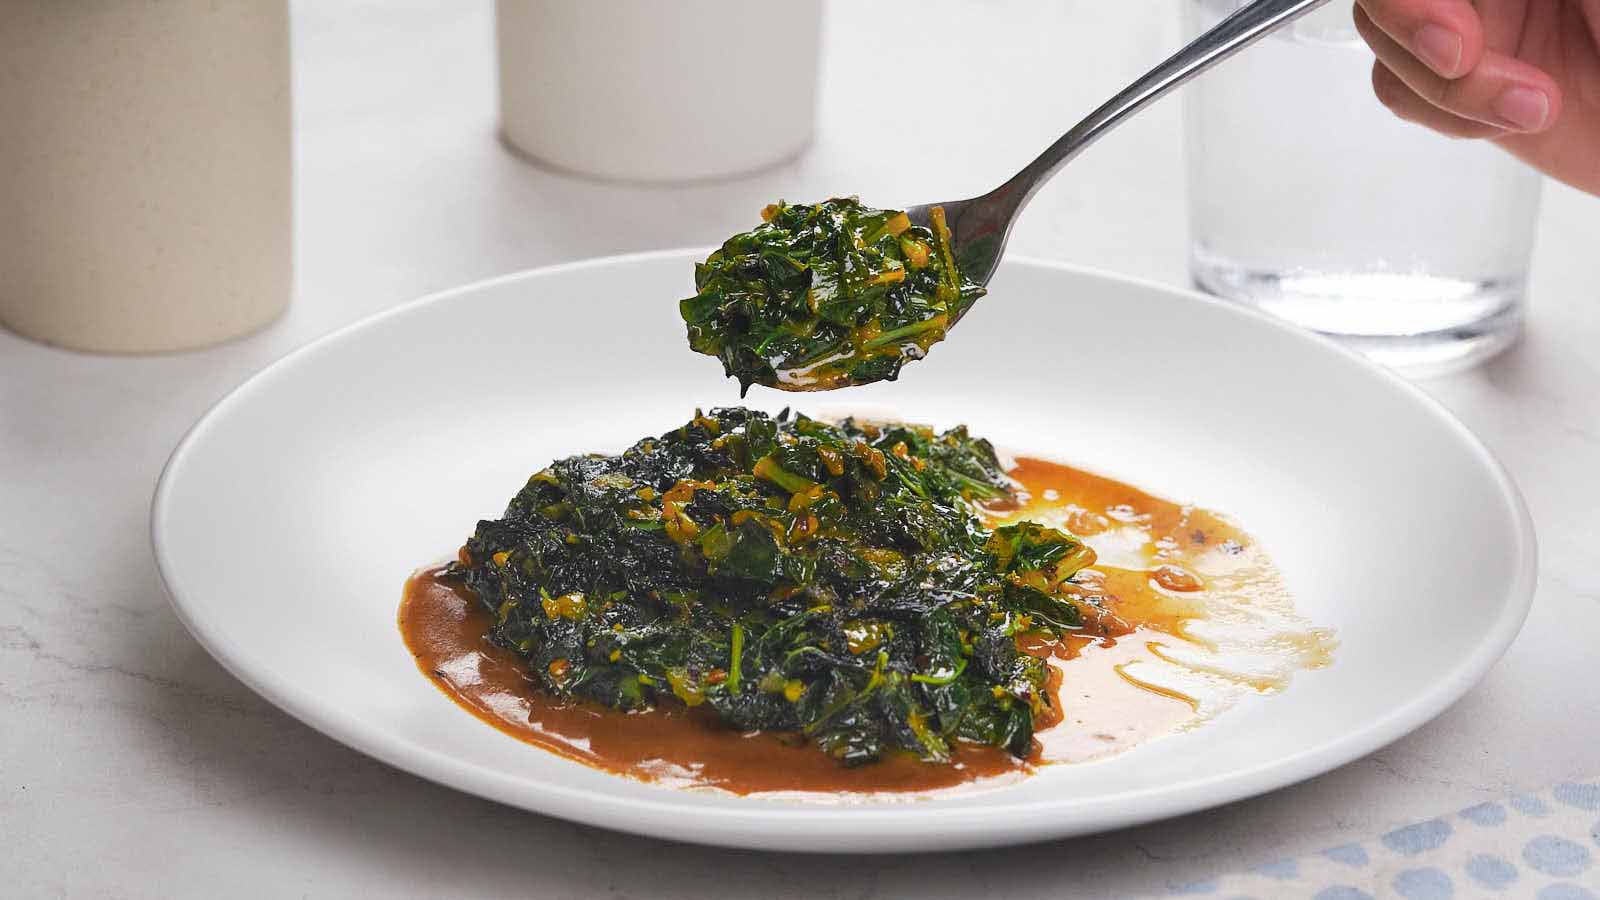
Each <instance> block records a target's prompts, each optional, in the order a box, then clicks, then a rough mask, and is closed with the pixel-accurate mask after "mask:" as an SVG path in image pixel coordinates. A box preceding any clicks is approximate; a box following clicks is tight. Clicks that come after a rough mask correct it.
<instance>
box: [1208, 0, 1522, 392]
mask: <svg viewBox="0 0 1600 900" xmlns="http://www.w3.org/2000/svg"><path fill="white" fill-rule="evenodd" d="M1242 5H1243V3H1242V0H1186V3H1185V6H1186V14H1187V16H1188V19H1189V21H1188V26H1189V29H1190V34H1191V36H1192V35H1197V34H1199V33H1200V31H1201V30H1202V29H1205V28H1209V27H1211V26H1212V25H1215V24H1216V23H1217V22H1218V21H1219V20H1221V18H1222V17H1223V16H1225V15H1227V14H1228V13H1230V12H1232V11H1233V10H1235V9H1237V8H1239V7H1240V6H1242ZM1351 7H1352V3H1351V2H1350V0H1336V2H1334V3H1331V4H1329V5H1328V6H1325V7H1322V8H1321V9H1319V10H1317V11H1316V12H1313V13H1311V14H1310V15H1307V16H1305V17H1304V18H1302V19H1300V20H1299V21H1298V22H1295V23H1294V24H1292V25H1290V26H1288V27H1287V28H1285V29H1284V30H1282V31H1280V32H1278V33H1277V34H1274V35H1271V36H1269V37H1268V38H1266V39H1265V40H1263V41H1261V42H1260V43H1258V44H1257V45H1255V46H1254V47H1251V48H1249V49H1248V50H1245V51H1244V52H1243V53H1241V54H1239V55H1238V56H1237V57H1235V58H1233V59H1231V60H1229V61H1228V62H1226V63H1224V64H1223V65H1221V66H1218V67H1217V68H1216V69H1215V70H1213V71H1212V72H1210V73H1209V74H1207V75H1206V76H1205V77H1204V78H1201V79H1198V80H1197V81H1196V82H1195V83H1193V84H1192V85H1190V86H1189V87H1188V88H1187V106H1186V109H1185V118H1186V125H1187V132H1188V161H1189V192H1190V193H1189V214H1190V226H1191V232H1190V271H1191V272H1192V274H1193V277H1194V280H1195V283H1196V284H1197V285H1198V286H1199V287H1200V288H1201V289H1203V290H1206V291H1208V292H1210V293H1213V294H1216V295H1218V296H1221V297H1226V298H1228V299H1232V300H1237V301H1240V302H1244V303H1248V304H1252V305H1254V306H1258V307H1260V308H1261V309H1264V310H1267V311H1269V312H1271V313H1273V314H1275V315H1278V316H1281V317H1283V318H1285V319H1289V320H1290V321H1293V322H1296V323H1298V324H1300V325H1303V326H1305V327H1307V328H1310V329H1312V330H1314V331H1319V332H1322V333H1324V334H1328V335H1332V336H1335V337H1338V338H1340V339H1341V340H1342V341H1344V342H1345V343H1346V344H1347V345H1349V346H1352V347H1354V348H1356V349H1358V350H1361V351H1362V352H1364V353H1366V354H1367V355H1368V356H1370V357H1372V358H1373V359H1376V360H1378V361H1379V362H1382V363H1385V364H1387V365H1390V366H1393V367H1395V368H1397V369H1400V370H1401V371H1404V372H1406V373H1408V374H1416V375H1430V374H1441V373H1444V372H1448V371H1452V370H1456V369H1460V368H1464V367H1466V366H1469V365H1472V364H1474V363H1477V362H1480V361H1482V360H1484V359H1487V358H1488V357H1490V356H1492V355H1494V354H1495V353H1497V352H1499V351H1500V350H1502V349H1504V348H1505V347H1507V346H1508V345H1510V344H1511V342H1512V341H1514V340H1515V339H1516V337H1517V334H1518V333H1519V331H1520V329H1521V322H1522V307H1523V301H1524V291H1525V288H1526V284H1527V273H1528V262H1529V257H1530V256H1531V252H1532V249H1533V233H1534V218H1535V215H1536V214H1537V212H1538V207H1539V192H1540V185H1541V179H1540V176H1539V175H1538V173H1536V172H1534V171H1533V170H1532V169H1530V168H1528V167H1527V166H1524V165H1523V164H1522V163H1520V162H1518V161H1517V160H1515V159H1513V158H1512V157H1511V156H1510V155H1509V154H1506V153H1504V152H1503V151H1501V150H1500V149H1498V148H1496V147H1494V146H1492V145H1490V144H1487V143H1484V142H1474V141H1456V140H1451V139H1449V138H1445V137H1442V136H1440V135H1437V134H1434V133H1433V132H1430V131H1427V130H1425V129H1423V128H1421V127H1418V126H1415V125H1411V124H1408V123H1405V122H1401V121H1400V120H1398V119H1396V118H1395V117H1394V116H1393V115H1392V114H1390V113H1389V112H1388V110H1386V109H1384V108H1383V105H1382V104H1380V103H1379V102H1378V100H1377V99H1376V98H1375V97H1374V96H1373V94H1372V86H1371V67H1372V61H1373V56H1372V53H1371V51H1369V50H1368V49H1367V47H1366V45H1365V44H1364V43H1362V41H1361V39H1360V37H1359V36H1358V35H1357V34H1356V30H1355V26H1354V24H1353V20H1352V18H1351Z"/></svg>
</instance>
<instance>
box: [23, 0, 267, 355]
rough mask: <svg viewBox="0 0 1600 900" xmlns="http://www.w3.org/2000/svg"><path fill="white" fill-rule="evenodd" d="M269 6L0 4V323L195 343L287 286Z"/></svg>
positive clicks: (158, 1) (259, 321) (112, 343)
mask: <svg viewBox="0 0 1600 900" xmlns="http://www.w3.org/2000/svg"><path fill="white" fill-rule="evenodd" d="M292 165H293V163H292V146H291V138H290V89H289V19H288V2H287V0H249V2H222V3H218V2H212V0H141V2H137V3H134V2H126V0H72V2H60V0H0V322H3V323H4V324H5V325H7V326H9V327H10V328H11V329H13V330H14V331H16V332H18V333H19V334H22V335H25V336H27V337H31V338H34V339H36V340H40V341H46V342H48V343H52V344H58V345H60V346H64V347H71V348H74V349H79V350H94V351H109V352H123V353H141V352H156V351H165V350H179V349H185V348H191V347H199V346H203V345H206V344H211V343H215V342H217V341H221V340H225V339H227V338H230V337H235V336H237V335H240V334H244V333H246V332H249V331H252V330H254V329H256V328H259V327H260V326H262V325H264V324H265V323H267V322H270V321H271V320H272V319H274V318H276V317H277V316H278V315H279V314H280V313H281V312H282V311H283V310H284V308H285V306H286V305H287V304H288V302H289V296H290V293H291V290H292V281H293V278H292V274H293V273H292V262H291V259H292V242H293V235H292V228H291V211H290V210H291V203H292V197H291V171H292Z"/></svg>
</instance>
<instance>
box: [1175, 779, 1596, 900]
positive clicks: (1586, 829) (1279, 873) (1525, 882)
mask: <svg viewBox="0 0 1600 900" xmlns="http://www.w3.org/2000/svg"><path fill="white" fill-rule="evenodd" d="M1169 894H1170V895H1173V896H1186V897H1194V896H1199V897H1217V898H1226V900H1269V898H1270V900H1277V898H1280V897H1281V898H1284V900H1379V898H1400V900H1469V898H1478V897H1530V898H1534V900H1600V778H1595V779H1592V780H1589V781H1575V782H1568V783H1565V784H1558V785H1556V786H1555V787H1553V788H1551V789H1549V790H1547V791H1544V792H1542V793H1539V794H1522V795H1518V796H1515V797H1509V798H1507V799H1506V800H1505V801H1504V802H1499V803H1479V804H1478V805H1476V806H1469V807H1467V808H1466V809H1463V810H1461V811H1460V812H1458V813H1456V814H1455V815H1453V816H1441V817H1440V818H1437V819H1428V820H1426V821H1423V822H1416V823H1413V824H1411V825H1407V826H1405V827H1403V828H1396V829H1395V830H1393V831H1390V832H1386V833H1384V834H1380V835H1378V836H1376V837H1374V838H1372V839H1371V840H1367V841H1362V842H1360V843H1355V844H1344V845H1341V846H1338V847H1330V848H1328V849H1327V850H1324V851H1322V852H1321V853H1314V854H1311V855H1309V856H1303V857H1300V858H1298V859H1284V860H1279V861H1277V862H1272V863H1268V864H1266V865H1264V866H1257V867H1256V868H1254V869H1251V870H1250V871H1248V872H1235V873H1232V874H1229V875H1224V876H1222V877H1220V878H1213V879H1209V880H1206V881H1195V882H1190V883H1187V884H1175V885H1172V886H1171V889H1170V891H1169Z"/></svg>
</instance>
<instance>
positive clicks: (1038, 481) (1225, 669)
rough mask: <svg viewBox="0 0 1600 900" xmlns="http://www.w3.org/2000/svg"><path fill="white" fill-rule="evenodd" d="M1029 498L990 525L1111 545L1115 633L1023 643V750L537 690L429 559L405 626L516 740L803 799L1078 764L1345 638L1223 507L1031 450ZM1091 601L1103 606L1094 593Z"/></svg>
mask: <svg viewBox="0 0 1600 900" xmlns="http://www.w3.org/2000/svg"><path fill="white" fill-rule="evenodd" d="M1010 474H1011V477H1012V478H1013V479H1015V480H1016V482H1017V484H1018V485H1019V487H1020V490H1019V491H1018V494H1017V499H1016V500H1014V501H1008V502H1005V503H1003V504H999V505H995V506H993V507H990V508H988V509H986V510H985V518H986V519H987V520H988V522H989V524H990V525H1001V524H1005V523H1007V522H1013V521H1020V520H1024V519H1031V520H1033V521H1037V522H1041V523H1043V524H1047V525H1052V526H1056V527H1060V528H1064V529H1065V530H1067V531H1070V532H1072V533H1073V534H1076V535H1078V536H1079V537H1081V538H1082V539H1083V540H1085V541H1087V542H1088V543H1089V544H1090V546H1092V547H1093V548H1094V549H1095V552H1096V553H1097V554H1099V560H1098V562H1097V563H1096V564H1095V566H1094V568H1092V569H1089V570H1085V571H1084V572H1081V573H1079V575H1078V577H1077V578H1076V579H1075V582H1076V584H1077V590H1079V591H1080V592H1081V593H1082V594H1083V595H1084V596H1085V597H1086V598H1092V599H1094V600H1095V601H1096V603H1097V604H1098V605H1099V606H1100V607H1102V608H1103V609H1104V610H1105V611H1106V613H1105V620H1104V621H1102V622H1101V623H1100V624H1101V625H1102V626H1103V627H1102V628H1101V629H1099V630H1100V631H1103V632H1105V633H1110V634H1115V635H1118V636H1117V637H1108V638H1088V637H1076V636H1074V637H1068V638H1066V639H1064V640H1062V641H1039V642H1035V643H1032V644H1029V645H1027V646H1025V647H1024V648H1023V649H1024V650H1026V651H1027V652H1030V653H1033V654H1035V655H1039V656H1047V657H1049V658H1050V660H1051V663H1052V665H1053V666H1054V667H1055V670H1056V675H1057V677H1056V678H1054V679H1053V685H1052V686H1057V685H1058V691H1059V693H1058V694H1057V699H1058V704H1057V709H1059V710H1060V711H1061V715H1060V718H1059V720H1058V721H1057V722H1055V723H1054V724H1051V725H1048V726H1047V727H1046V726H1045V724H1044V723H1040V724H1041V727H1040V729H1039V730H1038V731H1036V732H1035V747H1034V752H1033V753H1032V754H1031V755H1030V757H1029V758H1028V759H1026V760H1019V759H1017V758H1015V757H1013V756H1012V755H1011V754H1009V753H1007V752H1005V751H1004V750H1000V749H997V748H992V747H981V746H975V745H971V744H960V745H958V746H957V747H956V748H955V756H954V761H953V762H952V764H950V765H929V764H926V763H923V762H921V761H920V760H917V759H915V758H914V757H911V756H909V755H892V756H890V757H888V758H885V759H884V760H883V761H881V762H879V763H876V764H872V765H866V766H860V767H856V768H845V767H843V766H840V765H839V764H838V763H837V762H835V761H834V760H833V759H831V758H830V757H828V756H826V755H825V754H822V753H819V752H817V751H816V750H815V749H813V748H812V747H810V746H809V745H807V743H806V742H805V741H803V740H801V739H798V738H796V737H794V736H792V735H785V734H772V733H762V732H753V733H740V732H737V731H733V730H730V729H728V728H726V727H725V726H723V725H721V724H720V723H719V722H718V721H717V720H716V719H715V717H714V715H712V714H709V713H704V712H703V711H690V710H688V709H686V708H683V707H679V706H676V705H663V706H661V707H659V708H657V709H653V710H650V711H647V712H636V713H624V712H618V711H615V710H610V709H606V708H603V707H599V706H595V705H591V704H587V703H581V702H571V701H562V700H559V699H556V698H553V697H551V696H549V695H547V694H544V693H542V692H540V691H538V690H537V689H536V688H535V687H534V685H533V683H532V682H531V681H530V680H529V679H528V678H527V677H526V676H525V675H524V674H523V671H524V670H523V666H522V663H521V662H520V660H519V659H518V658H517V656H516V655H515V654H513V653H511V652H510V651H507V650H504V649H502V648H500V647H496V646H494V645H492V644H490V643H489V642H488V640H487V639H486V638H485V634H486V633H487V631H488V627H489V617H488V613H487V611H485V610H484V609H483V608H482V606H481V605H480V604H479V603H478V602H477V601H476V600H475V599H474V598H473V597H472V596H471V594H470V592H468V591H467V590H466V589H465V588H464V587H461V586H459V585H456V584H452V583H450V582H447V581H443V580H441V579H439V578H438V577H437V576H438V574H439V572H440V570H439V569H427V570H423V571H420V572H418V573H417V574H415V575H413V576H412V578H411V579H410V580H409V581H407V582H406V589H405V595H404V599H403V601H402V603H401V606H400V617H399V618H400V622H399V624H400V630H401V633H402V635H403V636H404V638H405V642H406V646H407V647H408V648H409V649H410V650H411V653H412V655H413V656H414V657H415V659H416V662H417V666H418V667H419V668H420V669H421V670H422V672H423V673H424V674H425V675H426V676H427V677H428V678H429V679H430V680H432V681H433V682H434V684H435V685H437V686H438V687H439V689H440V690H442V691H443V692H444V693H445V694H446V695H448V696H449V697H450V698H451V699H452V700H454V701H455V702H456V703H457V704H459V705H460V706H462V707H463V708H465V709H466V710H467V711H469V712H471V713H472V714H473V715H475V716H477V717H478V718H479V719H481V720H483V721H484V722H487V723H488V724H490V725H492V726H494V727H495V728H498V729H499V730H501V731H503V732H505V733H506V734H509V735H511V736H513V737H516V738H519V739H521V740H523V741H526V742H528V743H530V744H533V745H535V746H538V747H542V748H544V749H546V750H549V751H552V752H554V753H558V754H560V755H562V756H565V757H568V758H570V759H574V760H577V761H578V762H582V763H585V764H587V765H590V766H593V767H595V768H599V769H603V770H606V771H610V772H615V773H618V774H622V775H627V776H631V777H634V778H638V779H641V780H645V781H652V782H657V783H663V784H668V785H673V786H680V787H697V788H708V789H717V790H722V791H728V792H732V793H736V794H760V795H763V796H778V797H794V798H798V799H824V798H825V799H828V800H830V801H835V802H837V801H839V800H849V799H852V798H861V799H865V798H873V799H879V800H881V799H884V798H885V797H886V796H887V797H891V798H893V797H903V798H914V797H918V796H924V795H926V794H927V793H929V792H934V791H937V792H939V793H941V794H944V793H948V792H951V791H958V790H959V791H972V790H986V789H990V788H994V787H1000V786H1003V785H1007V784H1010V783H1013V782H1014V781H1016V780H1018V779H1021V778H1024V777H1026V776H1027V775H1029V774H1031V773H1032V772H1033V771H1035V770H1036V769H1037V767H1039V766H1041V765H1048V764H1056V763H1076V762H1085V761H1089V760H1094V759H1099V758H1103V757H1106V756H1110V755H1112V754H1115V753H1120V752H1122V751H1125V750H1127V749H1129V748H1131V747H1133V746H1135V745H1137V744H1140V743H1143V742H1145V741H1150V740H1154V739H1157V738H1160V737H1163V736H1165V735H1170V734H1174V733H1177V732H1180V731H1184V730H1186V729H1189V728H1193V727H1195V726H1196V725H1198V724H1200V723H1202V722H1204V721H1205V720H1206V719H1208V718H1210V717H1211V716H1214V715H1216V714H1217V713H1219V712H1221V711H1222V710H1224V709H1226V708H1227V707H1229V706H1230V705H1232V704H1233V703H1235V702H1237V701H1238V700H1239V699H1240V698H1241V697H1244V696H1248V695H1251V694H1260V693H1273V692H1276V691H1280V690H1282V689H1283V688H1285V687H1287V686H1288V683H1289V679H1290V678H1291V677H1292V675H1293V674H1294V672H1296V671H1298V670H1300V669H1308V668H1317V667H1320V666H1323V665H1326V664H1327V663H1328V662H1329V661H1330V660H1331V654H1332V650H1333V646H1334V641H1333V638H1332V634H1331V633H1330V632H1328V631H1327V630H1325V629H1318V628H1312V627H1310V626H1309V625H1308V624H1307V623H1306V622H1305V621H1304V620H1303V619H1301V618H1300V617H1299V616H1297V615H1296V614H1295V612H1294V609H1293V604H1292V602H1291V598H1290V596H1289V593H1288V591H1287V590H1286V589H1285V588H1284V585H1283V582H1282V580H1281V579H1280V578H1279V576H1278V573H1277V572H1276V570H1274V569H1273V567H1272V564H1271V562H1270V561H1269V560H1268V559H1267V557H1266V555H1265V554H1264V553H1263V552H1262V551H1261V549H1260V548H1259V547H1258V546H1256V544H1255V542H1254V541H1253V540H1252V539H1251V538H1250V536H1249V535H1247V534H1245V533H1244V532H1243V531H1241V530H1240V529H1239V528H1238V527H1237V526H1235V525H1234V524H1233V523H1232V522H1230V521H1229V520H1228V519H1226V518H1225V517H1223V516H1221V515H1219V514H1217V513H1213V512H1208V511H1206V510H1203V509H1198V508H1195V507H1192V506H1183V505H1179V504H1175V503H1172V502H1170V501H1167V500H1162V499H1160V498H1157V497H1153V496H1151V495H1149V494H1146V493H1144V492H1142V491H1140V490H1138V489H1137V488H1133V487H1130V486H1128V485H1126V484H1122V483H1120V482H1116V481H1112V480H1110V479H1107V478H1102V477H1100V476H1097V475H1093V474H1090V473H1088V472H1084V471H1081V470H1078V469H1074V468H1070V467H1068V466H1064V465H1060V464H1057V463H1051V462H1045V461H1043V460H1038V459H1032V458H1028V457H1019V458H1018V459H1017V460H1016V461H1015V464H1014V466H1013V468H1012V469H1011V470H1010ZM1085 607H1086V608H1093V607H1089V606H1088V605H1085Z"/></svg>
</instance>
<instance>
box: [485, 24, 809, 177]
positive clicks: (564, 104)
mask: <svg viewBox="0 0 1600 900" xmlns="http://www.w3.org/2000/svg"><path fill="white" fill-rule="evenodd" d="M821 22H822V9H821V0H784V2H777V0H605V2H596V0H499V2H498V6H497V29H498V35H499V51H500V127H501V134H502V135H503V137H504V139H505V140H506V141H507V142H508V143H509V144H511V145H512V147H514V148H515V149H517V150H519V151H521V152H522V153H524V154H526V155H528V156H530V157H532V158H534V159H535V160H536V161H538V162H542V163H546V164H548V165H551V166H554V167H556V168H560V169H565V170H568V171H572V172H576V173H580V174H584V175H593V176H599V177H602V178H618V179H627V180H638V181H690V180H696V179H705V178H719V177H725V176H729V175H736V174H740V173H743V172H748V171H751V170H755V169H760V168H762V167H765V166H770V165H772V164H774V163H778V162H781V161H783V160H785V159H788V158H790V157H792V156H794V155H796V154H798V153H799V152H800V151H801V150H802V149H803V148H804V147H805V146H806V144H807V143H808V142H809V141H810V139H811V133H812V128H813V126H814V124H815V119H816V94H817V56H818V50H819V45H820V41H821Z"/></svg>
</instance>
